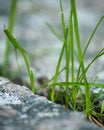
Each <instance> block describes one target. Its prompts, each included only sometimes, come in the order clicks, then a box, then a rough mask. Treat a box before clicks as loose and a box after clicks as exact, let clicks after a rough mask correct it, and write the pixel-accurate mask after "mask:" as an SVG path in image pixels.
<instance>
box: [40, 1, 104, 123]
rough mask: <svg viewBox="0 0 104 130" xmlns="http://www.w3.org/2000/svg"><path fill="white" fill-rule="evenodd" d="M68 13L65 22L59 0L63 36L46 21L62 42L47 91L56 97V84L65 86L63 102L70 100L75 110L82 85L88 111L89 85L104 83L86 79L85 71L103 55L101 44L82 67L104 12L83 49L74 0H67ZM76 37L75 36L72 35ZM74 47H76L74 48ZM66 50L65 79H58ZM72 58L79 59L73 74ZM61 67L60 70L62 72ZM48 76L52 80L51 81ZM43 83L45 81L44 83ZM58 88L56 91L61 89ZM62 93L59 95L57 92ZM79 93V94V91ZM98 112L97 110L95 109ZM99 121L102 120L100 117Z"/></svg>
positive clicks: (67, 102)
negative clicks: (62, 80)
mask: <svg viewBox="0 0 104 130" xmlns="http://www.w3.org/2000/svg"><path fill="white" fill-rule="evenodd" d="M69 2H70V13H69V20H68V23H67V25H66V24H65V19H64V11H63V6H62V0H60V12H61V24H62V31H63V38H62V37H61V36H60V34H58V33H57V32H56V31H55V30H54V29H53V27H52V26H51V25H50V24H47V25H48V27H49V29H50V30H51V32H52V33H53V34H54V35H55V36H56V37H57V38H58V39H60V40H61V41H62V43H63V45H62V48H61V51H60V56H59V59H58V62H57V66H56V71H55V74H54V76H53V78H52V80H53V82H52V83H51V84H50V86H49V87H51V88H52V92H51V93H50V97H51V100H52V101H55V99H56V95H55V90H56V86H57V85H58V86H59V88H60V91H62V89H61V88H62V87H63V88H64V92H65V105H66V107H68V106H69V103H70V102H71V100H72V107H73V109H74V110H76V109H77V95H78V92H79V88H80V86H83V87H84V90H85V108H84V111H85V113H86V114H87V115H89V114H91V112H92V110H93V107H92V106H93V104H92V102H91V94H90V88H91V87H96V86H99V87H101V88H104V84H101V83H96V82H95V81H94V82H93V81H92V82H88V79H87V76H86V73H87V71H88V70H89V68H90V67H91V65H92V64H93V63H94V62H95V61H96V60H97V59H98V58H100V57H101V56H103V55H104V48H103V49H101V51H99V52H98V53H97V54H96V55H95V57H94V58H93V59H92V60H91V61H90V63H89V64H88V65H87V66H86V67H85V65H84V62H85V61H84V60H85V59H84V58H85V55H86V52H87V49H88V47H89V45H90V43H91V40H92V39H93V36H94V34H95V33H96V30H97V29H98V27H99V25H100V23H101V22H102V20H103V19H104V16H102V17H101V19H100V20H99V21H98V23H97V25H96V26H95V28H94V30H93V32H92V34H91V36H90V38H89V40H88V42H87V44H86V46H85V48H84V50H82V46H81V41H80V34H79V26H78V18H77V11H76V5H75V0H70V1H69ZM74 37H75V39H74ZM76 48H77V49H76ZM64 52H65V61H66V63H65V67H64V69H63V71H65V81H64V82H58V80H57V79H58V76H59V75H60V74H61V73H60V70H61V67H60V65H61V63H62V59H63V55H64ZM75 58H76V59H77V61H78V66H79V67H78V71H77V74H75V65H74V64H75ZM63 71H61V72H63ZM69 77H71V78H69ZM52 80H51V81H52ZM43 86H44V85H43ZM70 88H71V89H72V91H70V92H69V89H70ZM60 91H59V93H60ZM69 93H71V97H70V96H69ZM60 96H61V95H60ZM80 96H81V95H80ZM103 112H104V103H103V102H102V105H101V112H100V116H101V115H102V116H103ZM94 113H95V115H94V116H97V112H94ZM100 122H101V121H100Z"/></svg>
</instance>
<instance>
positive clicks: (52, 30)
mask: <svg viewBox="0 0 104 130" xmlns="http://www.w3.org/2000/svg"><path fill="white" fill-rule="evenodd" d="M46 24H47V26H48V28H49V29H50V31H51V32H52V33H53V34H54V35H55V36H56V37H57V38H58V39H59V40H61V41H63V38H62V36H61V35H59V34H58V33H57V32H56V31H55V29H54V28H53V27H52V25H51V24H49V23H46Z"/></svg>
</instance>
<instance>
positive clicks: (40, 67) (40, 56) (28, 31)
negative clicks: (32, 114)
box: [0, 0, 104, 81]
mask: <svg viewBox="0 0 104 130" xmlns="http://www.w3.org/2000/svg"><path fill="white" fill-rule="evenodd" d="M62 1H63V8H64V12H65V20H66V23H67V21H68V16H69V8H70V4H69V0H62ZM10 5H11V0H0V64H2V60H3V56H4V50H5V35H4V33H3V28H4V25H6V26H7V23H8V17H9V11H10ZM76 5H77V6H76V7H77V11H78V21H79V28H80V36H81V42H82V47H85V45H86V43H87V41H88V39H89V37H90V35H91V32H92V31H93V29H94V27H95V25H96V24H97V22H98V20H99V19H100V18H101V16H102V15H104V0H76ZM46 22H48V23H50V24H51V25H52V26H53V27H54V28H55V30H56V31H57V32H59V33H61V22H60V9H59V0H18V9H17V15H16V22H15V27H14V36H15V37H16V38H17V40H18V41H19V42H20V43H21V45H22V46H23V47H24V48H25V49H26V50H28V57H29V60H30V64H31V66H32V68H33V69H34V71H35V76H36V77H39V76H41V75H45V76H47V77H48V78H50V77H52V75H53V74H54V71H55V66H56V64H57V60H58V56H59V52H60V49H61V46H62V43H61V42H60V41H59V40H58V39H57V38H56V37H55V36H54V35H53V34H52V33H51V32H50V30H49V29H48V27H47V26H46ZM103 47H104V20H103V22H102V24H101V25H100V27H99V29H98V30H97V32H96V34H95V36H94V38H93V40H92V42H91V45H90V47H89V49H88V52H87V56H86V62H85V63H86V64H87V63H89V62H90V60H91V58H93V57H94V55H95V54H96V53H97V52H98V51H99V50H100V49H102V48H103ZM10 61H11V66H12V67H11V68H12V70H16V69H17V62H16V60H15V55H14V52H13V51H12V52H11V56H10ZM19 64H20V65H21V67H22V71H23V73H26V68H25V67H24V66H25V64H24V62H23V59H22V57H21V55H19ZM77 66H78V65H77V63H76V66H75V67H76V69H77ZM11 68H10V69H11ZM96 73H97V74H98V76H99V80H100V81H103V79H104V57H102V58H100V59H99V60H98V61H97V62H96V63H95V64H94V65H93V66H92V67H91V69H90V70H89V76H88V77H89V80H92V79H93V76H95V75H96ZM24 78H27V80H28V77H24ZM61 78H62V79H63V76H62V77H61Z"/></svg>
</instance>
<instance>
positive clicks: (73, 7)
mask: <svg viewBox="0 0 104 130" xmlns="http://www.w3.org/2000/svg"><path fill="white" fill-rule="evenodd" d="M71 8H72V13H73V19H74V29H75V37H76V43H77V50H78V59H79V63H80V64H81V69H82V71H84V70H85V67H84V61H83V54H82V48H81V42H80V35H79V28H78V19H77V12H76V5H75V0H71ZM83 80H84V83H85V92H86V94H85V96H86V114H88V112H89V110H90V108H91V102H90V101H91V100H90V88H89V86H88V81H87V78H86V74H85V73H84V77H83Z"/></svg>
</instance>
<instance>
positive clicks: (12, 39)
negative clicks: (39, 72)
mask: <svg viewBox="0 0 104 130" xmlns="http://www.w3.org/2000/svg"><path fill="white" fill-rule="evenodd" d="M4 32H5V34H6V35H7V37H8V38H9V40H10V41H11V43H12V45H13V46H14V48H15V49H18V50H19V51H20V53H21V54H22V56H23V59H24V61H25V64H26V67H27V71H28V75H29V78H30V84H31V90H32V91H33V92H35V88H34V87H35V85H34V84H35V83H34V75H33V72H32V71H31V69H30V65H29V61H28V59H27V56H26V50H25V49H23V48H22V46H21V45H20V44H19V42H17V40H16V39H15V38H14V37H13V36H12V34H11V33H10V32H9V31H8V30H7V29H4Z"/></svg>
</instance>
